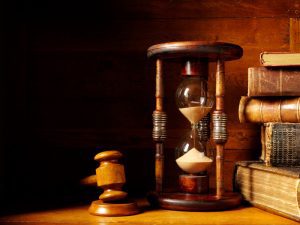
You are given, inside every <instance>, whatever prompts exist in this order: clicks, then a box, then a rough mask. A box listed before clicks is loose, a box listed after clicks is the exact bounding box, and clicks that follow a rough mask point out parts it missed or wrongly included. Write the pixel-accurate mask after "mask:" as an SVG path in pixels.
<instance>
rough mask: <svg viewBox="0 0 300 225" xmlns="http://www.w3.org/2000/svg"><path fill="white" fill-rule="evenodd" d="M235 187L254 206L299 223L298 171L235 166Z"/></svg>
mask: <svg viewBox="0 0 300 225" xmlns="http://www.w3.org/2000/svg"><path fill="white" fill-rule="evenodd" d="M234 185H235V188H236V189H237V190H238V191H239V192H240V193H241V194H242V196H243V198H244V199H245V200H246V201H248V202H250V203H251V204H252V205H253V206H256V207H257V208H261V209H263V210H266V211H269V212H272V213H275V214H278V215H281V216H284V217H287V218H290V219H293V220H296V221H300V205H299V199H300V168H291V167H268V166H265V165H264V163H262V162H257V161H256V162H255V161H252V162H251V161H242V162H237V164H236V172H235V183H234Z"/></svg>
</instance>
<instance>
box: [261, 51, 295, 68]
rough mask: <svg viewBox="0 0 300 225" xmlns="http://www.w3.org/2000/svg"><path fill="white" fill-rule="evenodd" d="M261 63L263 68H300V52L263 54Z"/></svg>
mask: <svg viewBox="0 0 300 225" xmlns="http://www.w3.org/2000/svg"><path fill="white" fill-rule="evenodd" d="M260 63H261V64H262V65H263V66H274V67H275V66H281V67H286V66H295V67H296V66H300V53H299V52H262V53H261V54H260Z"/></svg>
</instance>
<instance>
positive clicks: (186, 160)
mask: <svg viewBox="0 0 300 225" xmlns="http://www.w3.org/2000/svg"><path fill="white" fill-rule="evenodd" d="M179 110H180V112H181V113H182V114H183V115H184V116H185V117H186V118H187V119H188V120H189V121H190V122H191V123H192V124H195V123H197V122H198V121H199V120H201V119H202V118H203V117H204V116H205V115H206V114H207V113H208V112H209V111H210V110H211V107H209V106H193V107H187V108H179ZM176 163H177V165H178V166H179V167H180V168H181V169H182V170H183V171H185V172H187V173H199V172H201V171H205V170H207V168H208V167H209V166H210V165H211V163H212V159H210V158H208V157H207V156H205V155H204V152H200V151H199V150H198V149H196V148H192V149H190V150H189V151H188V152H187V153H185V154H184V155H182V156H181V157H179V158H177V159H176Z"/></svg>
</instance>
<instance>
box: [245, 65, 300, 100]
mask: <svg viewBox="0 0 300 225" xmlns="http://www.w3.org/2000/svg"><path fill="white" fill-rule="evenodd" d="M299 83H300V68H299V69H295V68H266V67H250V68H248V96H300V88H299Z"/></svg>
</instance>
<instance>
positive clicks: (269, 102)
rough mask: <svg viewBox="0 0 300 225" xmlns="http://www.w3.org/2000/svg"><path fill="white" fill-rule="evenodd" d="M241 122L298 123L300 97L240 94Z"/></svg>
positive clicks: (299, 119) (299, 117) (299, 121)
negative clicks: (248, 95)
mask: <svg viewBox="0 0 300 225" xmlns="http://www.w3.org/2000/svg"><path fill="white" fill-rule="evenodd" d="M239 120H240V122H241V123H244V122H250V123H268V122H288V123H300V97H289V98H288V97H282V98H278V97H277V98H254V97H246V96H242V97H241V100H240V104H239Z"/></svg>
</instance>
